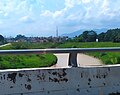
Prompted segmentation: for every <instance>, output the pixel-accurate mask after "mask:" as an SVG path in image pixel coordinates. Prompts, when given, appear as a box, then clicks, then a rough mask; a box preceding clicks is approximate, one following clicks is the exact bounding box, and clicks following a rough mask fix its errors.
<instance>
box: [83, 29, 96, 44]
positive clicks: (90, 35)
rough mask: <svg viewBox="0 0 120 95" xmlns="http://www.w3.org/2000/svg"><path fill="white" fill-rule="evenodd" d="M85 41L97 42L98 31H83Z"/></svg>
mask: <svg viewBox="0 0 120 95" xmlns="http://www.w3.org/2000/svg"><path fill="white" fill-rule="evenodd" d="M82 37H83V41H84V42H95V41H96V39H97V33H96V32H95V31H93V30H91V31H84V32H83V33H82Z"/></svg>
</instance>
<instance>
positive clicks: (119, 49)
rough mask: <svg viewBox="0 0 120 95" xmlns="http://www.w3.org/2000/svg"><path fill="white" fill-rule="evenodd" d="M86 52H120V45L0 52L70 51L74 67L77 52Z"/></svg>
mask: <svg viewBox="0 0 120 95" xmlns="http://www.w3.org/2000/svg"><path fill="white" fill-rule="evenodd" d="M85 52H120V47H110V48H61V49H56V48H55V49H22V50H0V54H45V53H69V63H68V65H69V66H72V67H77V66H78V65H77V53H85Z"/></svg>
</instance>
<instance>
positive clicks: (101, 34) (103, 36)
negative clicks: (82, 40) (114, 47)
mask: <svg viewBox="0 0 120 95" xmlns="http://www.w3.org/2000/svg"><path fill="white" fill-rule="evenodd" d="M104 38H105V33H104V32H102V33H100V34H99V35H98V40H99V41H100V42H103V41H104Z"/></svg>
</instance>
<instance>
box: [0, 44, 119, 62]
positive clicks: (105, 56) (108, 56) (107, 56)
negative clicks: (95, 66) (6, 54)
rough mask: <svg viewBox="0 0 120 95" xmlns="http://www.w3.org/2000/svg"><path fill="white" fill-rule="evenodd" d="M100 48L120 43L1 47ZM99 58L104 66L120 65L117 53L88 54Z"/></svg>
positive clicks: (10, 47) (12, 46)
mask: <svg viewBox="0 0 120 95" xmlns="http://www.w3.org/2000/svg"><path fill="white" fill-rule="evenodd" d="M100 47H120V43H113V42H64V43H48V42H46V43H27V42H25V43H12V45H9V46H6V47H1V48H0V49H26V48H29V49H32V48H34V49H38V48H100ZM87 54H88V55H90V56H94V57H97V58H99V59H101V60H102V61H103V63H104V64H120V53H119V52H116V53H113V52H105V53H100V52H94V53H87Z"/></svg>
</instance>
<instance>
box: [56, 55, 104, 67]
mask: <svg viewBox="0 0 120 95" xmlns="http://www.w3.org/2000/svg"><path fill="white" fill-rule="evenodd" d="M54 55H56V56H57V58H58V61H57V64H56V65H55V66H54V67H68V58H69V54H54ZM77 63H78V65H79V66H80V67H84V66H100V65H102V62H101V61H100V60H99V59H97V58H94V57H91V56H88V55H85V54H81V53H79V54H78V55H77Z"/></svg>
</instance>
